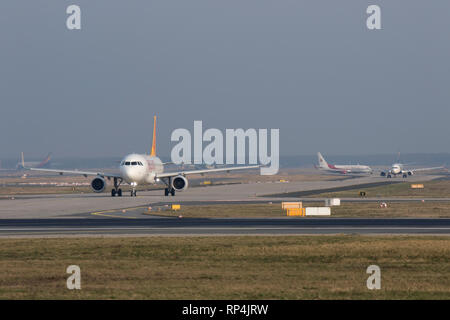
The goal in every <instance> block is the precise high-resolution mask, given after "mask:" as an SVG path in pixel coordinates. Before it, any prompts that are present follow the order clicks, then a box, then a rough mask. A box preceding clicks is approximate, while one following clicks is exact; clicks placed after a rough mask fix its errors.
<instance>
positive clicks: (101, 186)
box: [91, 176, 106, 192]
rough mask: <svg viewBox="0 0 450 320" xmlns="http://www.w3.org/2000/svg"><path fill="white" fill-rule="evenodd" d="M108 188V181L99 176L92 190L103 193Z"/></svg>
mask: <svg viewBox="0 0 450 320" xmlns="http://www.w3.org/2000/svg"><path fill="white" fill-rule="evenodd" d="M105 187H106V181H105V179H103V178H102V177H100V176H98V177H96V178H94V179H93V180H92V182H91V188H92V190H93V191H94V192H103V190H105Z"/></svg>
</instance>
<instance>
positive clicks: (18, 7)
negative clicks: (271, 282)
mask: <svg viewBox="0 0 450 320" xmlns="http://www.w3.org/2000/svg"><path fill="white" fill-rule="evenodd" d="M71 4H77V5H79V6H80V7H81V12H82V14H81V15H82V17H81V24H82V29H81V30H79V31H70V30H68V29H67V28H66V18H67V16H68V15H67V14H66V8H67V6H69V5H71ZM369 4H377V5H380V7H381V10H382V12H381V19H382V30H376V31H370V30H368V29H367V28H366V18H367V16H368V15H367V14H366V8H367V6H368V5H369ZM0 17H1V18H0V39H1V50H0V72H1V73H0V99H1V116H0V152H1V154H0V158H6V157H16V156H18V154H19V152H20V151H25V152H27V154H30V155H37V156H40V155H45V154H46V153H47V152H48V151H53V153H54V155H55V156H61V157H66V156H82V157H90V156H92V157H95V156H117V155H123V154H125V153H127V152H133V151H135V152H145V151H147V152H148V150H149V148H150V143H151V130H152V116H153V114H155V113H156V114H157V115H158V116H159V122H158V137H157V139H158V153H159V154H162V155H168V154H169V153H170V150H171V147H172V146H173V145H174V143H171V142H170V134H171V132H172V131H173V130H174V129H176V128H187V129H189V130H191V131H192V130H193V121H194V120H203V126H204V127H205V128H219V129H225V128H279V129H280V140H281V141H280V153H281V154H282V155H295V154H312V153H315V152H317V151H319V150H320V151H322V152H323V153H325V154H367V153H370V154H372V153H391V152H392V153H396V152H397V151H399V150H401V151H402V152H403V153H408V152H449V151H450V143H449V137H450V126H449V125H448V123H449V120H450V104H449V101H450V81H449V80H450V61H449V59H450V41H449V39H450V2H449V1H423V0H420V1H412V0H396V1H381V0H372V1H361V0H354V1H345V0H343V1H335V0H328V1H317V0H289V1H288V0H271V1H267V0H157V1H151V0H139V1H138V0H129V1H125V0H121V1H118V0H70V1H68V0H64V1H63V0H52V1H49V0H39V1H30V0H2V1H0Z"/></svg>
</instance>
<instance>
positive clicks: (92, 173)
mask: <svg viewBox="0 0 450 320" xmlns="http://www.w3.org/2000/svg"><path fill="white" fill-rule="evenodd" d="M25 169H27V170H32V171H44V172H55V173H59V174H60V175H63V174H64V173H67V174H79V175H81V176H85V177H87V176H101V177H107V178H122V177H121V176H120V174H114V173H104V172H93V171H78V170H58V169H43V168H25Z"/></svg>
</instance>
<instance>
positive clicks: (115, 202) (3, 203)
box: [0, 175, 450, 219]
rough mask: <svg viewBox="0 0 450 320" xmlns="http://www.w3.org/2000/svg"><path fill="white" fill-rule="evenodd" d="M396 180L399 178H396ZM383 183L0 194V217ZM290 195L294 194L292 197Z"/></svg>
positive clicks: (255, 198)
mask: <svg viewBox="0 0 450 320" xmlns="http://www.w3.org/2000/svg"><path fill="white" fill-rule="evenodd" d="M438 177H439V176H432V175H423V176H413V177H411V178H408V181H411V182H413V181H426V180H432V179H435V178H438ZM398 180H399V181H400V179H398ZM401 181H403V180H401ZM386 182H390V181H387V179H386V178H382V177H358V178H354V179H348V180H339V181H295V182H289V183H281V182H277V183H275V182H273V183H250V184H232V185H218V186H207V187H196V188H189V189H188V190H186V191H184V192H178V193H177V195H176V196H175V197H170V196H169V197H164V195H163V190H154V191H147V192H139V193H138V196H137V197H130V196H129V195H128V194H125V195H124V196H123V197H114V198H113V197H111V196H110V194H107V193H100V194H94V193H89V194H54V195H23V196H14V197H7V196H3V197H0V219H17V218H23V219H27V218H70V217H74V216H76V217H78V216H79V214H80V213H90V212H95V211H102V210H114V209H121V208H129V207H136V206H152V205H153V204H155V203H168V204H170V203H180V204H184V203H187V202H197V203H219V202H220V203H224V202H225V203H226V202H235V203H236V202H243V203H246V202H267V201H290V200H294V201H295V200H299V197H301V196H304V194H301V193H298V192H309V193H311V192H312V191H314V192H316V193H317V192H320V191H319V190H321V189H325V190H330V189H331V188H346V187H348V186H352V185H353V186H354V185H361V184H363V185H367V184H368V183H386ZM288 193H291V196H289V197H286V196H283V195H282V194H288ZM292 194H293V195H295V196H292ZM262 196H264V197H262ZM318 200H320V199H318ZM367 200H368V199H366V201H367ZM379 200H381V199H376V201H379ZM448 200H450V199H445V198H443V199H441V201H448ZM80 217H82V216H80Z"/></svg>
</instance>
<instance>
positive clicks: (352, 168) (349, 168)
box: [316, 152, 373, 174]
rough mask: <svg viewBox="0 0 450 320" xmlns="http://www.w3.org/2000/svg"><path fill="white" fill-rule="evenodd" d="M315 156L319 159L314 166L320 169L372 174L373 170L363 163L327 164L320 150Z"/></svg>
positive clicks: (340, 172)
mask: <svg viewBox="0 0 450 320" xmlns="http://www.w3.org/2000/svg"><path fill="white" fill-rule="evenodd" d="M317 158H318V160H319V166H318V167H316V168H318V169H320V170H323V171H326V172H331V173H339V174H372V172H373V170H372V169H371V168H370V167H369V166H364V165H359V164H357V165H338V164H335V165H333V164H329V163H327V162H326V161H325V159H324V157H323V156H322V154H321V153H320V152H317Z"/></svg>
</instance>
